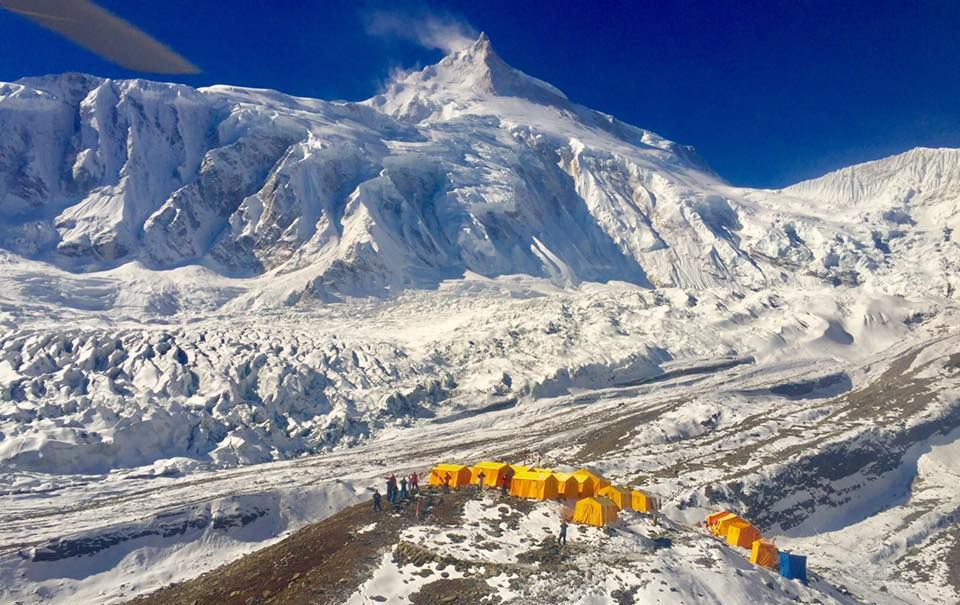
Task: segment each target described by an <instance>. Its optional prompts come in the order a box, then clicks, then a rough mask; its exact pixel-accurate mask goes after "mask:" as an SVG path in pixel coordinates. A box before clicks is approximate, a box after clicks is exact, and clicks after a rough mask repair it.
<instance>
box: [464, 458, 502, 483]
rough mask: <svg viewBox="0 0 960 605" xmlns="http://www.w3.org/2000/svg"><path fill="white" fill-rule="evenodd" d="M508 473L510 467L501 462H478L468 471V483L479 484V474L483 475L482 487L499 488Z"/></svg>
mask: <svg viewBox="0 0 960 605" xmlns="http://www.w3.org/2000/svg"><path fill="white" fill-rule="evenodd" d="M509 471H510V467H509V466H508V465H506V464H504V463H503V462H478V463H477V464H474V465H473V467H472V468H471V469H470V483H472V484H473V485H477V484H478V483H480V473H483V486H484V487H500V486H501V485H503V478H504V477H506V476H507V473H508V472H509Z"/></svg>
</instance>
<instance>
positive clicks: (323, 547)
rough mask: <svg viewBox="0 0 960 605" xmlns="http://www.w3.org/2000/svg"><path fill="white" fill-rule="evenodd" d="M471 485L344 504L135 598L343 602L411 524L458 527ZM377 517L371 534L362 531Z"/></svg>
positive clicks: (231, 604) (195, 604)
mask: <svg viewBox="0 0 960 605" xmlns="http://www.w3.org/2000/svg"><path fill="white" fill-rule="evenodd" d="M475 494H476V493H475V492H474V491H473V490H470V489H465V490H460V491H457V492H453V493H450V494H443V493H441V492H440V491H439V490H431V489H426V490H424V491H423V494H422V498H421V499H420V509H419V512H420V517H419V518H418V516H417V512H418V511H417V508H416V504H409V505H407V506H404V507H402V508H401V509H400V510H398V511H397V512H392V511H389V510H388V509H389V506H388V505H385V506H384V510H383V512H380V513H378V512H375V511H374V510H373V506H372V504H371V503H370V502H363V503H361V504H357V505H355V506H351V507H349V508H346V509H344V510H342V511H340V512H339V513H337V514H335V515H333V516H332V517H329V518H327V519H325V520H324V521H321V522H319V523H314V524H312V525H308V526H307V527H304V528H303V529H301V530H299V531H297V532H296V533H294V534H293V535H291V536H290V537H288V538H286V539H284V540H282V541H281V542H278V543H277V544H274V545H272V546H268V547H267V548H264V549H261V550H258V551H256V552H254V553H251V554H249V555H247V556H245V557H242V558H241V559H238V560H237V561H234V562H232V563H228V564H227V565H224V566H222V567H220V568H218V569H215V570H212V571H209V572H207V573H205V574H203V575H201V576H199V577H197V578H194V579H191V580H188V581H186V582H182V583H180V584H173V585H171V586H168V587H166V588H162V589H160V590H158V591H156V592H154V593H152V594H149V595H146V596H143V597H139V598H137V599H134V600H133V601H131V603H136V604H137V605H204V604H207V603H217V604H218V605H327V604H328V605H341V604H342V603H343V602H344V601H346V599H347V598H348V597H349V596H350V595H351V594H353V592H354V591H356V589H357V587H358V586H359V585H360V584H361V583H362V582H363V581H364V580H365V579H366V578H367V577H369V575H370V572H371V571H372V570H373V569H374V568H375V567H376V565H377V564H378V563H379V562H380V557H381V556H382V553H383V552H384V550H385V549H386V548H388V547H392V546H393V545H394V544H396V542H397V539H398V536H399V533H400V531H401V530H402V529H404V528H405V527H408V526H410V525H415V524H418V523H421V522H423V521H427V520H429V522H430V523H434V524H441V525H452V524H459V521H460V517H461V515H462V513H463V505H464V504H465V503H466V501H467V500H469V499H470V498H472V497H475ZM374 522H376V524H377V526H376V528H375V529H373V530H372V531H368V532H366V533H362V534H361V533H357V532H358V530H359V529H361V528H363V527H365V526H367V525H369V524H371V523H374Z"/></svg>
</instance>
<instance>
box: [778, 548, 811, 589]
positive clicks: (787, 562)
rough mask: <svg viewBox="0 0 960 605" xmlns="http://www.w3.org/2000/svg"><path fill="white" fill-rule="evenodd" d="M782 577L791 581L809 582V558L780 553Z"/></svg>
mask: <svg viewBox="0 0 960 605" xmlns="http://www.w3.org/2000/svg"><path fill="white" fill-rule="evenodd" d="M780 575H781V576H783V577H784V578H787V579H790V580H800V581H801V582H806V581H807V558H806V557H802V556H800V555H794V554H791V553H788V552H784V551H782V550H781V551H780Z"/></svg>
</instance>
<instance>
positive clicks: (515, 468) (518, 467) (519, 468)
mask: <svg viewBox="0 0 960 605" xmlns="http://www.w3.org/2000/svg"><path fill="white" fill-rule="evenodd" d="M510 470H511V471H513V472H514V474H516V473H519V472H520V471H528V470H530V467H529V466H524V465H522V464H511V465H510Z"/></svg>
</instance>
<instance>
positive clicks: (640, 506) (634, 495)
mask: <svg viewBox="0 0 960 605" xmlns="http://www.w3.org/2000/svg"><path fill="white" fill-rule="evenodd" d="M630 504H631V505H632V506H633V510H635V511H637V512H638V513H655V512H657V499H656V498H654V497H653V496H651V495H650V494H648V493H647V492H645V491H643V490H639V489H635V490H633V491H632V492H630Z"/></svg>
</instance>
